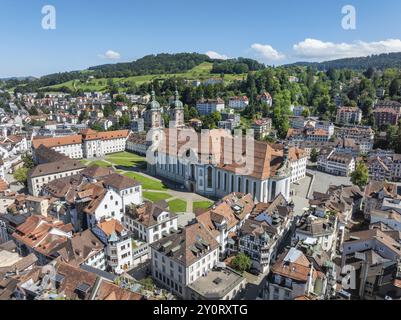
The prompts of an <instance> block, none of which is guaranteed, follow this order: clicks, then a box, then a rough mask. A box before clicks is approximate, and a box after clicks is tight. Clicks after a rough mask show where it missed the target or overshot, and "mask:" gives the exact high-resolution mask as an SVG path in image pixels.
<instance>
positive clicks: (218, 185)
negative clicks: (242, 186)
mask: <svg viewBox="0 0 401 320" xmlns="http://www.w3.org/2000/svg"><path fill="white" fill-rule="evenodd" d="M217 188H218V189H222V187H221V173H220V171H219V172H217Z"/></svg>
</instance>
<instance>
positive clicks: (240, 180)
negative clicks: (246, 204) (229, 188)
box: [237, 177, 242, 192]
mask: <svg viewBox="0 0 401 320" xmlns="http://www.w3.org/2000/svg"><path fill="white" fill-rule="evenodd" d="M237 189H238V192H241V191H242V178H241V177H239V178H238V188H237Z"/></svg>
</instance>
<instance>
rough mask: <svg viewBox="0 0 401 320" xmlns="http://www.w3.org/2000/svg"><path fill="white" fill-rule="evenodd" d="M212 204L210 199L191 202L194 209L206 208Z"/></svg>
mask: <svg viewBox="0 0 401 320" xmlns="http://www.w3.org/2000/svg"><path fill="white" fill-rule="evenodd" d="M212 205H213V202H212V201H196V202H194V203H193V208H194V211H195V210H196V209H208V208H210V207H211V206H212Z"/></svg>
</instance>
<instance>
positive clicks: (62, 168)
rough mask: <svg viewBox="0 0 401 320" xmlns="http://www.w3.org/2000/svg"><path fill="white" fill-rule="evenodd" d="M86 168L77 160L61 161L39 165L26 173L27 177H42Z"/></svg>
mask: <svg viewBox="0 0 401 320" xmlns="http://www.w3.org/2000/svg"><path fill="white" fill-rule="evenodd" d="M85 168H86V166H85V165H84V164H82V163H81V162H79V161H77V160H63V161H57V162H51V163H46V164H40V165H38V166H36V167H35V168H33V169H32V170H31V171H29V173H28V177H30V178H35V177H42V176H47V175H50V174H57V173H62V172H67V171H73V170H81V169H85Z"/></svg>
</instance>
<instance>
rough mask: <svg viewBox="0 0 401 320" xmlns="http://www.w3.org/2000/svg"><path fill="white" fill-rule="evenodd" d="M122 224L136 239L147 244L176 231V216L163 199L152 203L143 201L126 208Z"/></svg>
mask: <svg viewBox="0 0 401 320" xmlns="http://www.w3.org/2000/svg"><path fill="white" fill-rule="evenodd" d="M123 221H124V226H125V227H126V228H127V229H128V230H130V231H131V232H132V233H133V235H134V237H135V238H136V239H140V240H142V241H144V242H146V243H148V244H151V243H153V242H155V241H158V240H160V239H162V238H163V237H166V236H168V235H169V234H172V233H174V232H176V231H177V229H178V216H177V215H176V214H175V213H172V212H170V211H169V210H168V204H167V202H165V201H160V202H158V203H152V202H149V201H145V202H144V203H142V204H139V205H137V206H130V207H128V208H127V210H126V213H125V215H124V219H123Z"/></svg>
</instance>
